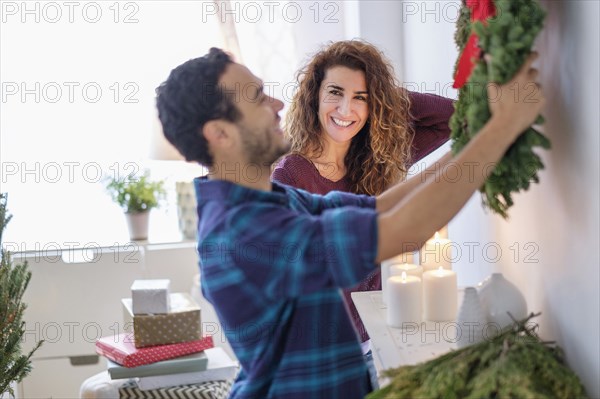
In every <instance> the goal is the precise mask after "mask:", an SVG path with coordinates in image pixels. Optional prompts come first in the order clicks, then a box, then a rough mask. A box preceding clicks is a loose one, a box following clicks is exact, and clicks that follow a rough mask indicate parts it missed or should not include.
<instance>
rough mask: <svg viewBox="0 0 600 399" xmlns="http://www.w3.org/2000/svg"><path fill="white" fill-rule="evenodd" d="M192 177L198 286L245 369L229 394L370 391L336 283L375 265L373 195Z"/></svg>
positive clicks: (352, 280) (353, 279) (344, 395)
mask: <svg viewBox="0 0 600 399" xmlns="http://www.w3.org/2000/svg"><path fill="white" fill-rule="evenodd" d="M194 183H195V188H196V196H197V199H198V215H199V219H200V225H199V230H198V252H199V254H200V270H201V276H202V277H201V278H202V282H201V286H202V292H203V294H204V296H205V297H206V298H207V299H208V300H209V301H210V302H211V303H212V304H213V305H214V307H215V310H216V312H217V315H218V317H219V320H220V322H221V324H222V327H223V329H224V331H225V334H226V336H227V339H228V340H229V343H230V344H231V346H232V348H233V350H234V352H235V354H236V356H237V358H238V360H239V361H240V364H241V367H242V369H241V371H240V374H239V375H238V378H237V380H236V382H235V384H234V386H233V388H232V393H231V397H233V398H259V399H265V398H280V397H285V398H286V399H293V398H301V399H307V398H321V397H322V398H328V399H334V398H340V399H348V398H362V397H364V396H365V395H366V394H367V393H368V392H369V391H370V390H371V384H370V382H369V376H368V372H367V367H366V364H365V362H364V358H363V356H362V353H361V349H360V345H359V342H358V338H357V335H356V333H355V331H354V329H353V326H352V323H351V321H350V319H349V318H348V316H347V313H346V312H345V311H344V302H343V300H342V298H341V296H340V290H339V288H341V287H350V286H353V285H355V284H356V283H358V282H359V281H361V280H362V279H364V278H365V277H366V276H367V275H368V274H369V273H370V272H371V271H373V268H374V264H375V262H374V260H375V256H376V247H377V222H376V220H377V219H376V217H377V214H376V211H375V209H374V207H375V199H374V198H372V197H368V196H358V195H354V194H348V193H342V192H331V193H329V194H327V195H326V196H320V195H314V194H310V193H308V192H306V191H303V190H299V189H296V188H292V187H289V186H285V185H279V184H277V183H273V191H272V192H267V191H259V190H252V189H249V188H246V187H243V186H240V185H237V184H233V183H230V182H227V181H223V180H206V179H205V178H199V179H196V180H195V181H194Z"/></svg>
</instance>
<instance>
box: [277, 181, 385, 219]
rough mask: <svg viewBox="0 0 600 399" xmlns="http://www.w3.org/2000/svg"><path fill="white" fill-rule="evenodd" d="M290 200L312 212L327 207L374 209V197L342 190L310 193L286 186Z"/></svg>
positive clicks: (321, 210) (320, 210)
mask: <svg viewBox="0 0 600 399" xmlns="http://www.w3.org/2000/svg"><path fill="white" fill-rule="evenodd" d="M287 192H288V195H289V196H290V197H292V199H291V201H292V202H296V203H301V204H303V206H304V207H306V209H307V210H308V211H309V212H310V213H312V214H315V215H316V214H320V213H322V212H323V211H325V210H327V209H332V208H340V207H347V206H354V207H359V208H370V209H375V205H376V199H375V197H372V196H369V195H360V194H353V193H346V192H343V191H330V192H329V193H327V194H326V195H320V194H312V193H309V192H308V191H305V190H302V189H297V188H292V187H288V188H287Z"/></svg>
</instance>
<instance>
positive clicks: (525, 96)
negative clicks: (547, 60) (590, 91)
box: [487, 52, 546, 139]
mask: <svg viewBox="0 0 600 399" xmlns="http://www.w3.org/2000/svg"><path fill="white" fill-rule="evenodd" d="M537 57H538V54H537V53H535V52H534V53H531V54H530V55H529V57H528V58H527V60H526V61H525V63H524V64H523V66H522V67H521V69H520V70H519V72H517V74H516V75H515V76H514V77H513V78H512V79H511V80H510V81H509V82H508V83H506V84H503V85H498V84H497V83H490V84H489V85H488V88H487V90H488V99H489V106H490V111H491V113H492V119H494V120H495V121H496V122H498V123H500V124H501V125H502V126H504V127H505V128H506V129H507V130H508V131H510V132H511V133H513V132H514V134H515V136H514V139H516V138H517V137H518V136H519V135H520V134H521V133H523V131H525V129H527V128H528V127H529V126H531V124H533V122H534V121H535V119H536V117H537V116H538V115H539V113H540V111H541V110H542V108H543V107H544V104H545V103H546V98H545V97H544V93H543V91H542V88H541V87H540V85H539V83H537V82H536V81H535V79H536V78H537V76H538V70H537V69H535V68H532V67H531V64H532V63H533V61H535V59H536V58H537Z"/></svg>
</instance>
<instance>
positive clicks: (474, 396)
mask: <svg viewBox="0 0 600 399" xmlns="http://www.w3.org/2000/svg"><path fill="white" fill-rule="evenodd" d="M535 316H537V315H534V314H531V315H530V316H529V317H528V318H526V319H525V320H522V321H520V322H515V324H514V325H513V326H509V327H507V328H506V329H504V330H503V331H502V333H500V334H498V335H496V336H495V337H493V338H492V339H488V340H485V341H483V342H480V343H478V344H475V345H471V346H467V347H465V348H462V349H459V350H455V351H451V352H449V353H447V354H445V355H442V356H440V357H438V358H436V359H433V360H430V361H428V362H425V363H421V364H417V365H414V366H404V367H400V368H397V369H390V370H387V371H385V373H384V375H385V376H387V377H389V378H391V383H390V384H389V385H388V386H386V387H385V388H383V389H380V390H378V391H375V392H373V393H371V394H370V395H368V396H367V399H400V398H432V399H433V398H443V399H482V398H531V399H542V398H564V399H574V398H585V397H586V394H585V389H584V387H583V385H582V384H581V381H580V380H579V378H578V377H577V375H575V374H574V373H573V372H572V371H571V370H570V369H569V368H568V367H567V366H566V365H565V362H564V356H563V352H562V350H561V349H560V348H559V347H558V346H556V345H554V343H552V342H543V341H542V340H541V339H540V338H539V337H538V335H537V334H536V332H535V328H536V327H535V325H532V324H531V323H530V322H529V321H530V320H531V318H532V317H535Z"/></svg>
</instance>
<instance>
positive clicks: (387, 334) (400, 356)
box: [352, 290, 463, 386]
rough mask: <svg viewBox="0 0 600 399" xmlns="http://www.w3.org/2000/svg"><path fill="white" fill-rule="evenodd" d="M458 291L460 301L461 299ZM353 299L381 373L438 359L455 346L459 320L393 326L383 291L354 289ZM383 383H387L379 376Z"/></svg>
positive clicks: (379, 373) (461, 293)
mask: <svg viewBox="0 0 600 399" xmlns="http://www.w3.org/2000/svg"><path fill="white" fill-rule="evenodd" d="M462 296H463V290H459V295H458V301H459V304H460V303H461V301H462ZM352 300H353V301H354V304H355V305H356V309H357V310H358V313H359V315H360V317H361V319H362V322H363V324H364V325H365V328H366V329H367V332H368V333H369V336H370V337H371V350H372V352H373V359H374V361H375V367H376V368H377V373H378V375H381V372H382V371H383V370H387V369H389V368H395V367H400V366H406V365H412V364H417V363H421V362H424V361H428V360H431V359H433V358H436V357H438V356H440V355H443V354H444V353H447V352H449V351H450V350H452V349H455V348H456V340H457V339H456V338H457V332H458V329H457V324H456V322H431V321H426V322H422V323H420V324H417V323H414V324H410V325H407V328H404V329H401V328H394V327H390V326H388V325H387V323H386V311H387V306H386V305H385V304H384V303H383V301H382V299H381V291H365V292H353V293H352ZM459 308H460V306H459ZM380 384H381V385H382V386H383V385H385V384H386V381H385V380H382V379H381V378H380Z"/></svg>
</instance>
